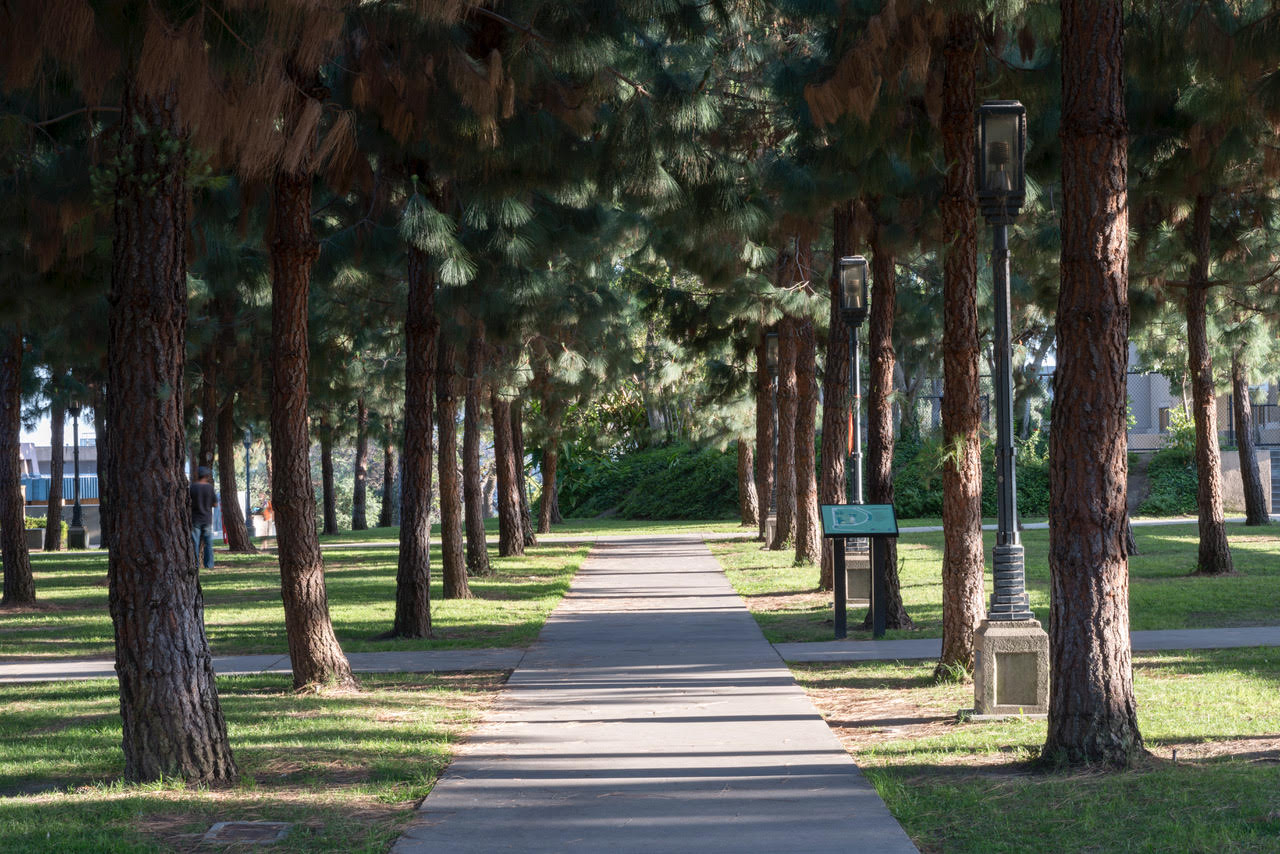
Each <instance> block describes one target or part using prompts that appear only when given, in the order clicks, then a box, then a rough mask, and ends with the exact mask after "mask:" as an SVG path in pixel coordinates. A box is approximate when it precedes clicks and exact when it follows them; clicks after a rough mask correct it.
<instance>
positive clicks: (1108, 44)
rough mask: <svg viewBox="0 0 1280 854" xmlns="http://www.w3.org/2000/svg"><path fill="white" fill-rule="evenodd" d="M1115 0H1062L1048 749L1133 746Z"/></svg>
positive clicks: (1125, 253)
mask: <svg viewBox="0 0 1280 854" xmlns="http://www.w3.org/2000/svg"><path fill="white" fill-rule="evenodd" d="M1123 33H1124V8H1123V3H1122V2H1121V0H1089V2H1086V0H1063V3H1062V97H1063V116H1062V129H1061V131H1060V132H1059V133H1060V136H1061V139H1062V201H1063V205H1062V261H1061V265H1062V284H1061V289H1060V291H1059V295H1058V335H1057V356H1058V367H1057V372H1056V378H1055V381H1054V400H1053V416H1052V418H1053V420H1052V424H1053V431H1052V433H1051V435H1050V442H1049V444H1050V449H1049V466H1050V477H1049V573H1050V579H1051V585H1052V586H1051V592H1050V597H1049V601H1050V617H1049V632H1050V636H1049V657H1050V672H1051V673H1052V674H1053V678H1052V679H1051V680H1050V687H1049V730H1048V737H1047V738H1046V740H1045V746H1044V750H1043V751H1042V755H1043V756H1045V757H1046V758H1047V759H1049V760H1059V759H1065V760H1066V761H1069V762H1087V763H1102V764H1110V765H1123V764H1125V763H1127V762H1129V761H1130V759H1131V758H1132V757H1133V756H1134V755H1135V754H1136V753H1138V752H1139V751H1141V750H1142V736H1141V734H1140V733H1139V732H1138V717H1137V709H1136V707H1135V705H1134V699H1133V663H1132V657H1131V652H1130V647H1129V564H1128V559H1127V558H1126V557H1125V552H1124V524H1125V497H1126V496H1125V493H1126V482H1127V474H1128V471H1127V464H1128V460H1127V456H1126V451H1127V443H1126V429H1127V423H1126V414H1127V406H1126V403H1127V397H1126V387H1125V382H1126V373H1127V370H1128V364H1127V363H1128V332H1129V303H1128V285H1129V280H1128V279H1129V270H1128V267H1129V244H1128V239H1129V213H1128V197H1127V190H1126V170H1127V153H1126V144H1127V134H1128V128H1127V123H1126V119H1125V104H1124V53H1123Z"/></svg>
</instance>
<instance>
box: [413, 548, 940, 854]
mask: <svg viewBox="0 0 1280 854" xmlns="http://www.w3.org/2000/svg"><path fill="white" fill-rule="evenodd" d="M850 848H853V849H854V850H862V851H876V852H886V854H892V852H913V851H915V848H914V846H912V844H911V842H910V840H909V839H908V838H907V836H906V834H905V833H903V831H902V829H901V828H900V827H899V826H898V824H897V822H896V821H894V820H893V818H892V816H890V815H889V812H888V810H887V809H886V808H885V806H884V803H883V802H882V801H881V800H880V798H879V797H878V796H877V795H876V793H875V791H874V790H873V789H872V788H871V786H870V784H868V783H867V781H866V779H865V778H864V777H863V776H862V774H861V773H860V772H859V771H858V769H857V767H856V766H855V765H854V764H853V761H852V760H851V759H850V758H849V756H848V754H847V753H846V752H845V751H844V749H843V748H842V747H841V746H840V743H839V742H838V741H837V740H836V738H835V736H834V735H832V733H831V731H830V729H829V728H828V727H827V725H826V724H825V723H824V722H823V720H822V718H821V717H820V716H819V715H818V713H817V711H816V710H815V709H814V707H813V705H812V704H811V703H810V702H809V699H808V698H807V697H806V696H805V694H804V692H803V691H802V690H801V689H800V688H798V687H797V686H796V684H795V682H794V681H793V680H792V678H791V675H790V673H789V672H788V671H787V669H786V667H785V666H784V665H783V663H782V661H781V659H780V658H779V657H778V654H777V653H776V652H775V651H774V650H773V648H772V647H771V646H770V645H769V644H768V643H767V642H766V641H765V640H764V637H763V636H762V635H761V633H760V630H759V629H758V628H757V627H756V624H755V622H754V620H752V618H751V616H750V615H749V614H748V613H747V610H746V608H745V607H744V606H743V604H742V600H741V599H739V598H738V596H737V595H736V594H734V592H733V590H732V589H731V588H730V587H729V584H728V582H727V581H726V580H725V577H724V574H723V573H722V572H720V569H719V566H718V564H717V563H716V561H715V559H714V558H713V557H712V556H711V554H710V552H709V551H708V550H707V548H706V546H705V545H704V544H703V543H702V541H701V539H700V538H698V537H684V538H677V537H666V538H656V537H655V538H645V539H632V540H630V541H628V542H626V543H604V544H601V545H599V546H597V548H596V550H595V551H594V552H593V553H592V556H591V557H590V558H589V559H588V560H587V561H586V562H585V564H584V565H583V567H582V569H581V571H580V572H579V573H578V576H577V578H576V579H575V580H574V583H573V587H572V589H571V590H570V592H569V594H568V596H566V597H565V599H564V601H563V602H562V603H561V605H560V607H559V608H558V609H557V610H556V611H555V612H554V613H553V615H552V616H551V618H550V619H549V620H548V622H547V624H546V626H545V628H544V629H543V631H542V634H541V636H540V637H539V639H538V642H537V643H536V644H535V645H534V646H533V648H532V649H530V650H529V652H528V653H527V654H526V655H525V657H524V660H523V662H522V663H521V665H520V667H519V668H518V669H517V670H516V671H515V673H514V674H513V675H512V677H511V679H510V681H509V682H508V683H507V689H506V690H505V691H504V692H503V693H502V695H501V697H500V700H499V705H498V707H497V708H496V709H495V710H494V712H493V713H492V714H491V715H490V716H489V718H488V720H487V721H486V722H485V723H484V724H483V725H481V727H480V728H479V729H478V730H477V731H476V732H475V733H474V734H473V735H472V736H471V737H470V738H469V739H468V742H467V744H466V745H465V747H464V748H463V750H462V752H461V753H460V755H459V756H458V757H457V758H455V760H454V762H453V764H451V765H450V766H449V769H448V771H447V772H446V773H445V775H444V777H443V778H442V779H441V780H440V782H439V783H438V784H437V785H436V787H435V789H434V790H433V791H432V793H431V795H430V797H428V798H427V799H426V801H425V802H424V803H423V806H422V808H421V811H420V812H419V815H418V817H417V818H416V819H415V821H414V822H413V824H412V825H411V826H410V827H409V829H408V831H407V832H406V834H405V835H404V836H403V837H402V838H401V840H400V841H399V842H398V843H397V844H396V846H395V848H394V849H393V850H394V852H395V854H416V852H431V854H436V852H440V851H449V852H451V854H465V852H486V854H487V852H494V851H521V852H551V851H556V852H593V854H594V853H595V852H606V854H625V852H646V854H651V853H652V852H666V851H672V852H675V851H679V852H686V851H696V852H698V854H717V852H725V854H728V852H732V854H750V852H778V851H829V850H848V849H850Z"/></svg>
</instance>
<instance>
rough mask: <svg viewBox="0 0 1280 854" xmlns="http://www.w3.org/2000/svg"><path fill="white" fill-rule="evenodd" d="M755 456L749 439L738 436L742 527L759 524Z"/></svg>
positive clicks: (739, 503)
mask: <svg viewBox="0 0 1280 854" xmlns="http://www.w3.org/2000/svg"><path fill="white" fill-rule="evenodd" d="M754 469H755V458H754V455H753V453H752V445H751V440H750V439H749V438H748V437H746V436H739V437H738V513H739V514H740V516H741V518H742V527H744V528H755V527H757V526H758V525H759V524H760V499H759V497H758V496H757V495H756V481H755V472H754Z"/></svg>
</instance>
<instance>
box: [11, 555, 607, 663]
mask: <svg viewBox="0 0 1280 854" xmlns="http://www.w3.org/2000/svg"><path fill="white" fill-rule="evenodd" d="M589 548H590V547H589V546H588V545H587V544H571V545H545V546H536V547H533V548H530V549H529V550H528V551H527V553H526V554H525V555H524V556H523V557H510V558H499V557H497V555H496V553H494V552H492V551H491V552H490V555H489V559H490V561H491V562H492V564H493V566H494V568H495V571H496V572H495V575H493V576H491V577H487V578H472V579H471V589H472V591H473V592H474V593H475V594H476V596H477V598H475V599H454V600H445V599H443V598H441V596H442V593H441V589H440V584H439V578H438V564H434V565H433V567H432V574H433V576H434V577H433V584H432V591H431V597H432V601H431V619H432V626H433V629H434V631H435V637H434V638H431V639H428V640H377V641H376V640H373V637H374V636H375V635H377V634H379V633H381V632H384V631H386V630H387V629H389V628H390V627H391V623H392V618H393V617H394V615H395V585H396V549H394V548H376V547H373V548H358V549H357V548H353V549H349V550H343V549H340V548H333V549H325V553H324V560H325V578H326V586H327V588H328V594H329V612H330V615H331V617H332V619H333V627H334V630H335V631H336V632H337V635H338V640H339V641H340V642H341V643H342V648H343V649H344V650H346V651H347V652H374V651H380V650H419V649H443V648H463V647H506V646H528V645H529V644H531V643H532V642H533V641H534V639H535V638H536V637H537V635H538V632H539V631H540V630H541V629H542V624H543V622H544V621H545V620H546V618H547V615H548V614H549V613H550V612H551V610H552V609H553V608H554V607H555V606H556V604H557V603H559V601H560V599H561V597H562V596H563V595H564V593H565V591H566V590H567V589H568V588H569V582H570V581H571V580H572V579H573V575H574V573H575V572H576V571H577V569H578V567H579V566H580V565H581V564H582V561H583V559H584V558H585V557H586V555H587V551H588V550H589ZM433 558H434V555H433ZM32 567H33V569H34V571H35V581H36V596H37V599H38V604H37V606H36V607H35V608H29V609H13V610H5V611H0V659H7V660H11V661H13V660H32V659H36V658H54V657H93V656H108V657H109V656H112V655H114V650H115V647H114V640H113V638H114V635H113V632H112V627H111V616H110V614H109V613H108V611H107V586H106V585H107V556H106V554H105V553H102V552H80V553H67V552H61V553H50V554H40V553H37V554H34V555H32ZM200 580H201V586H202V588H203V590H204V606H205V627H206V630H207V632H208V635H209V644H210V646H211V648H212V649H213V652H214V654H215V655H236V654H248V653H284V652H285V651H286V650H287V648H288V645H287V642H286V639H285V633H284V618H283V610H282V606H281V604H280V572H279V568H278V564H277V562H276V558H275V556H274V555H271V554H262V555H229V554H221V553H220V554H218V556H217V566H216V568H215V569H213V570H212V571H210V570H205V571H203V572H202V573H201V579H200Z"/></svg>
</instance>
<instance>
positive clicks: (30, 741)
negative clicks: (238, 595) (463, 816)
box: [0, 673, 505, 854]
mask: <svg viewBox="0 0 1280 854" xmlns="http://www.w3.org/2000/svg"><path fill="white" fill-rule="evenodd" d="M504 680H505V676H504V675H503V674H499V673H488V674H458V675H451V676H420V675H395V676H390V675H380V676H362V677H361V680H360V681H361V683H362V689H361V690H360V691H351V692H342V693H330V694H295V693H294V692H293V691H292V690H290V682H289V677H288V676H287V675H285V676H252V677H247V676H245V677H226V678H221V679H219V680H218V692H219V695H220V696H221V699H222V709H223V712H224V713H225V715H226V718H227V726H228V731H229V733H230V737H231V744H232V750H233V751H234V754H235V757H236V761H237V763H238V764H239V767H240V772H241V775H242V776H241V781H240V783H239V784H238V785H236V786H234V787H231V788H227V789H217V790H209V789H186V788H183V787H181V786H179V785H172V786H170V785H148V786H136V785H125V784H122V783H120V782H119V778H120V775H121V774H122V773H123V771H124V767H123V766H124V758H123V756H122V754H121V752H120V718H119V711H118V710H119V699H118V696H119V695H118V693H117V687H116V683H115V680H114V679H112V680H94V681H88V682H58V683H43V684H39V685H16V686H0V851H11V852H58V854H69V852H84V854H106V852H152V851H194V850H196V849H197V846H198V844H199V840H200V836H201V835H202V834H203V833H204V832H205V831H207V830H208V829H209V827H210V826H211V825H213V824H214V823H215V822H219V821H249V820H263V821H285V822H292V823H294V827H293V829H292V830H291V831H290V833H289V835H288V837H286V839H285V840H284V841H283V842H282V843H280V844H277V845H273V846H271V847H270V848H269V849H267V850H270V851H273V852H276V851H279V852H303V851H308V852H309V851H337V852H375V851H376V852H384V851H386V850H387V849H388V848H389V847H390V845H391V843H392V842H393V841H394V840H395V838H396V837H397V836H398V835H399V834H400V832H401V830H402V829H403V827H404V825H405V824H406V822H408V821H409V819H410V818H411V817H412V815H413V810H414V807H415V806H416V805H417V803H418V802H419V801H420V800H421V799H422V798H424V797H426V795H427V793H428V792H430V791H431V787H432V786H433V785H435V781H436V779H437V777H438V776H439V775H440V772H441V771H442V770H443V769H444V767H445V766H446V765H447V764H448V763H449V760H450V758H451V756H452V751H453V748H454V745H455V743H456V742H457V741H458V739H459V737H460V735H462V733H463V732H464V731H465V730H466V729H468V728H469V727H470V726H471V725H472V724H473V723H474V722H475V721H476V720H477V719H478V717H479V715H480V714H482V713H483V711H484V709H485V708H487V707H488V705H489V703H490V702H491V701H492V698H493V696H494V694H495V693H496V691H497V690H498V689H499V688H500V687H501V685H502V682H503V681H504ZM250 847H255V846H250ZM199 850H208V848H207V846H201V847H200V848H199ZM220 850H221V849H220ZM234 850H248V848H236V849H234Z"/></svg>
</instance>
